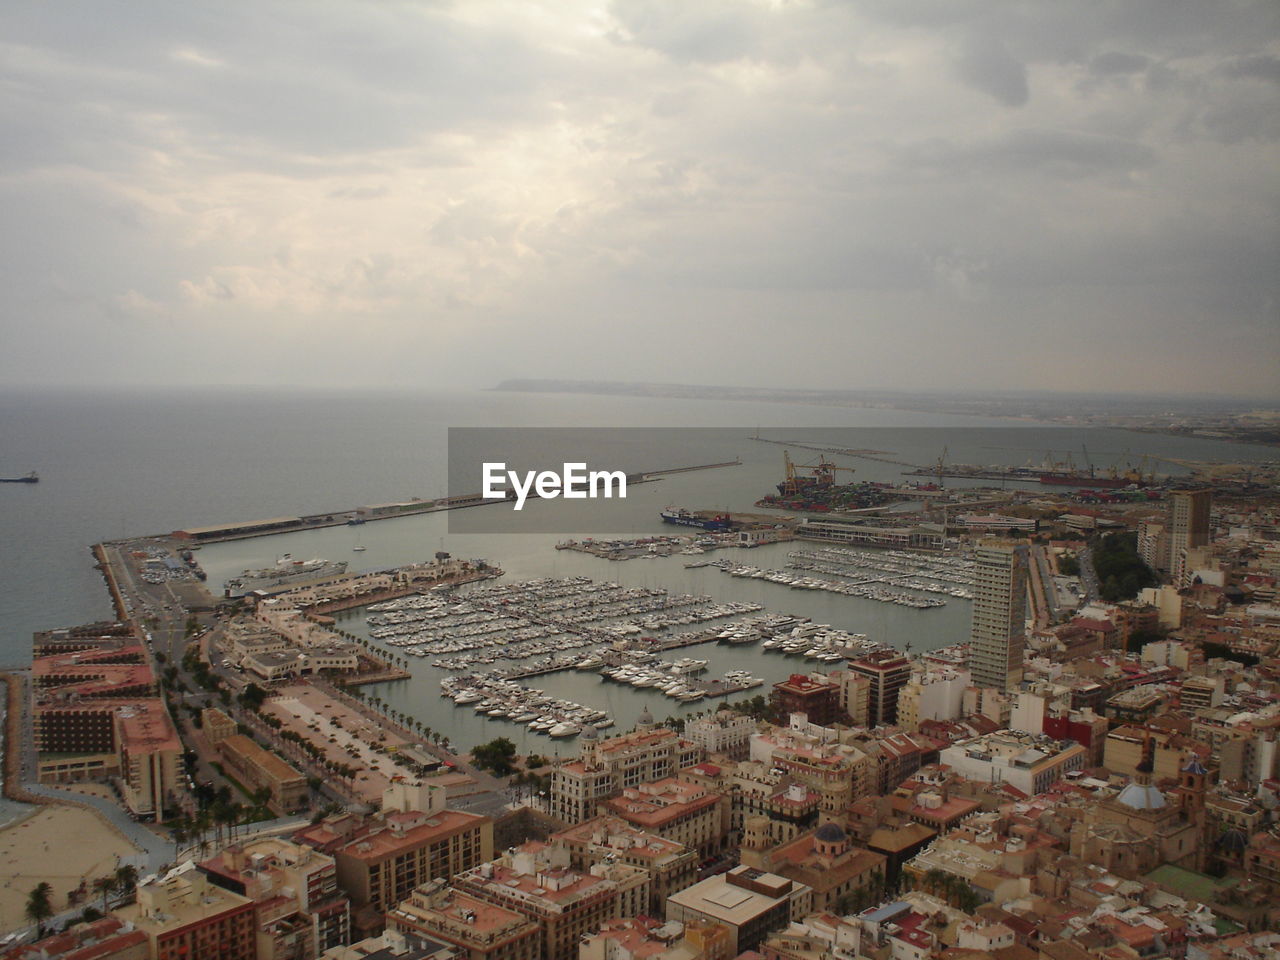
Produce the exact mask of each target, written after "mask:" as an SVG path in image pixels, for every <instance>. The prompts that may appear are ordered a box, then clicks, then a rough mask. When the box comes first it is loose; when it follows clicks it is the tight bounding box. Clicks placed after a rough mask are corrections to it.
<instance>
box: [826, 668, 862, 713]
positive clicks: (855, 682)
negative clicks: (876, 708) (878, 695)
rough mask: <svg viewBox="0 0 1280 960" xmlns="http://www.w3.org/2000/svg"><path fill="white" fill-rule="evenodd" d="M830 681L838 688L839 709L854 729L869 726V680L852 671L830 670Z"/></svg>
mask: <svg viewBox="0 0 1280 960" xmlns="http://www.w3.org/2000/svg"><path fill="white" fill-rule="evenodd" d="M828 677H830V679H831V680H832V681H833V682H834V683H836V684H838V685H839V686H840V709H841V710H843V711H844V715H845V716H846V717H848V722H849V723H851V724H853V725H854V726H855V727H868V726H871V725H872V724H871V722H870V715H871V678H870V677H868V676H866V675H865V674H862V673H857V672H855V671H853V670H832V671H831V673H829V674H828Z"/></svg>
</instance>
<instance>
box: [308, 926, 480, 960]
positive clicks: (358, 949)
mask: <svg viewBox="0 0 1280 960" xmlns="http://www.w3.org/2000/svg"><path fill="white" fill-rule="evenodd" d="M320 960H467V955H466V954H465V953H464V952H463V951H462V950H460V949H458V948H456V947H453V946H450V945H448V944H444V943H441V942H440V941H438V940H431V939H429V938H427V937H422V936H418V935H416V934H412V933H400V932H399V931H395V930H387V931H384V932H383V933H381V934H379V935H378V936H376V937H366V938H365V939H364V940H361V941H360V942H359V943H353V944H351V945H349V946H338V947H330V948H329V949H328V950H326V951H325V952H324V953H323V954H322V955H321V956H320Z"/></svg>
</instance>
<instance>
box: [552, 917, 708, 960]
mask: <svg viewBox="0 0 1280 960" xmlns="http://www.w3.org/2000/svg"><path fill="white" fill-rule="evenodd" d="M730 956H731V954H730V953H729V931H728V929H727V928H725V927H723V926H721V925H720V924H718V923H709V922H707V921H705V920H688V921H686V922H684V923H681V922H680V921H678V920H667V921H665V922H664V921H662V920H659V919H652V918H650V917H628V918H624V919H620V920H610V921H608V922H606V923H605V925H604V926H603V927H601V928H600V931H599V932H598V933H593V934H591V935H589V936H586V937H583V938H582V945H581V946H580V947H579V948H578V960H730Z"/></svg>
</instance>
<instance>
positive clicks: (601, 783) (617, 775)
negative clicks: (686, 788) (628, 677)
mask: <svg viewBox="0 0 1280 960" xmlns="http://www.w3.org/2000/svg"><path fill="white" fill-rule="evenodd" d="M700 759H702V748H701V747H699V746H698V745H697V744H695V743H692V742H691V741H689V740H686V739H684V738H683V737H681V736H680V735H679V734H677V733H676V732H675V731H674V730H667V729H665V728H664V729H655V728H654V725H653V717H652V716H650V715H649V712H648V710H646V711H644V712H643V713H641V715H640V720H639V722H638V723H637V725H636V730H635V732H634V733H628V734H623V735H622V736H619V737H610V738H608V739H605V740H594V739H591V738H583V739H582V740H580V741H579V754H578V759H577V760H574V761H571V762H569V763H562V764H560V765H559V766H557V767H556V768H555V770H554V771H552V774H551V814H552V816H554V817H558V818H559V819H561V820H563V821H565V822H566V823H581V822H582V821H583V820H587V819H589V818H591V817H594V816H595V815H596V805H597V804H598V803H599V802H600V801H601V800H605V799H607V798H608V797H611V796H613V795H614V794H616V793H619V792H621V791H622V790H623V789H625V788H626V787H635V786H638V785H640V784H642V783H652V782H653V781H655V780H661V779H662V778H664V777H673V776H675V775H676V774H677V773H678V772H679V771H680V770H682V769H683V768H685V767H689V766H693V765H694V764H695V763H697V762H698V761H699V760H700Z"/></svg>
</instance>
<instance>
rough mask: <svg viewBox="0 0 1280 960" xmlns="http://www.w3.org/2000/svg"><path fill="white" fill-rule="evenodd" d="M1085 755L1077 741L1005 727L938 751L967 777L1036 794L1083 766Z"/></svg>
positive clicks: (940, 758) (1027, 793)
mask: <svg viewBox="0 0 1280 960" xmlns="http://www.w3.org/2000/svg"><path fill="white" fill-rule="evenodd" d="M1086 756H1087V751H1086V750H1085V748H1084V747H1082V746H1081V745H1080V744H1078V743H1075V742H1074V741H1070V740H1053V739H1050V738H1049V737H1037V736H1035V735H1033V734H1029V733H1016V732H1014V731H1011V730H1002V731H999V732H996V733H990V734H987V735H986V736H982V737H975V738H974V739H972V740H965V741H961V742H960V743H956V744H952V745H951V746H949V747H947V748H945V749H944V750H942V751H941V752H940V753H939V762H940V763H943V764H945V765H946V766H948V767H950V768H951V769H952V770H953V771H954V772H955V773H957V774H959V775H960V776H962V777H964V778H965V779H966V780H977V781H979V782H982V783H1007V784H1009V785H1010V786H1012V787H1014V788H1016V789H1017V790H1020V791H1022V793H1024V794H1026V795H1027V796H1034V795H1035V794H1037V793H1043V792H1044V791H1045V790H1047V789H1048V788H1049V785H1050V784H1052V783H1053V782H1054V781H1056V780H1059V779H1061V778H1062V777H1063V776H1064V775H1065V774H1067V773H1069V772H1070V771H1072V770H1080V769H1083V767H1084V761H1085V757H1086Z"/></svg>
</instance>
